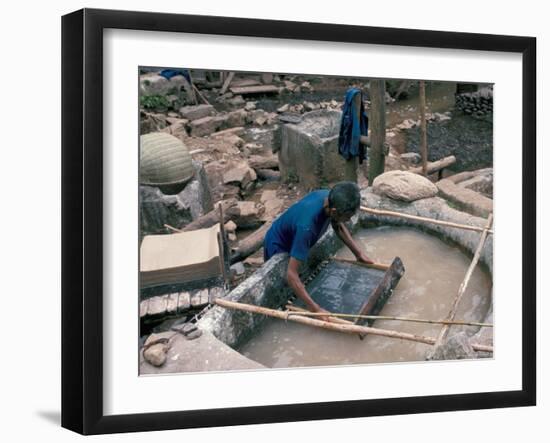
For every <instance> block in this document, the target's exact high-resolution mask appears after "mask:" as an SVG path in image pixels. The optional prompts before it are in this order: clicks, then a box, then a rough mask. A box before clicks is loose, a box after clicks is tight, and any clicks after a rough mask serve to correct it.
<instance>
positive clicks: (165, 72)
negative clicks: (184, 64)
mask: <svg viewBox="0 0 550 443" xmlns="http://www.w3.org/2000/svg"><path fill="white" fill-rule="evenodd" d="M159 75H162V76H163V77H164V78H165V79H166V80H170V79H171V78H172V77H175V76H176V75H183V76H184V77H185V78H186V80H187V81H188V82H191V76H190V75H189V71H188V70H187V69H163V70H162V71H160V73H159Z"/></svg>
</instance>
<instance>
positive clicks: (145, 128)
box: [139, 111, 168, 135]
mask: <svg viewBox="0 0 550 443" xmlns="http://www.w3.org/2000/svg"><path fill="white" fill-rule="evenodd" d="M166 126H168V122H167V120H166V117H165V115H164V114H155V113H152V112H144V111H142V112H141V113H140V121H139V130H140V134H141V135H145V134H149V133H150V132H158V131H161V130H163V129H164V128H166Z"/></svg>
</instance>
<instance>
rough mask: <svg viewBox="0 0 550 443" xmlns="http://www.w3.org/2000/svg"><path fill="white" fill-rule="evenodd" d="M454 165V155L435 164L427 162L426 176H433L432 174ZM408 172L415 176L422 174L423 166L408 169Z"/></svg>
mask: <svg viewBox="0 0 550 443" xmlns="http://www.w3.org/2000/svg"><path fill="white" fill-rule="evenodd" d="M455 163H456V157H455V156H454V155H449V156H448V157H443V158H441V159H439V160H437V161H435V162H428V164H427V165H426V174H427V175H430V174H433V173H434V172H437V171H441V170H443V169H445V168H448V167H449V166H451V165H454V164H455ZM409 171H410V172H414V173H415V174H423V166H419V167H417V168H412V169H409Z"/></svg>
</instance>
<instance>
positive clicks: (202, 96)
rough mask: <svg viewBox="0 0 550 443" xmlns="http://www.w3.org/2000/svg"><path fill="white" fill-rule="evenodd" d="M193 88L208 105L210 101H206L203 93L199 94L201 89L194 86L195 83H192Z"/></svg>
mask: <svg viewBox="0 0 550 443" xmlns="http://www.w3.org/2000/svg"><path fill="white" fill-rule="evenodd" d="M193 89H194V90H195V92H196V93H197V94H198V96H199V97H200V98H201V100H202V101H203V102H204V103H205V104H207V105H210V103H209V102H208V100H206V98H204V95H202V94H201V91H199V89H198V88H197V87H196V86H195V84H194V83H193Z"/></svg>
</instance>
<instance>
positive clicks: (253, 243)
mask: <svg viewBox="0 0 550 443" xmlns="http://www.w3.org/2000/svg"><path fill="white" fill-rule="evenodd" d="M271 224H272V222H266V223H264V224H263V225H262V226H261V227H260V228H258V229H256V230H255V231H254V232H253V233H252V234H250V235H249V236H248V237H246V238H245V239H243V240H241V241H240V242H239V246H238V247H237V248H236V249H235V250H234V251H233V253H232V254H231V264H233V263H237V262H239V261H242V260H244V259H245V258H246V257H248V256H249V255H252V254H254V253H255V252H256V251H257V250H258V249H260V248H261V247H262V246H263V244H264V238H265V234H266V233H267V231H268V230H269V228H270V227H271Z"/></svg>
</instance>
